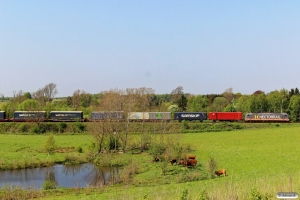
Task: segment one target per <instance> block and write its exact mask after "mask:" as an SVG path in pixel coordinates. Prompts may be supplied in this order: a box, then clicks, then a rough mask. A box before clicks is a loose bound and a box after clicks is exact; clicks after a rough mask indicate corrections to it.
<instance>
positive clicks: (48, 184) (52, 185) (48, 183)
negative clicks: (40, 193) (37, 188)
mask: <svg viewBox="0 0 300 200" xmlns="http://www.w3.org/2000/svg"><path fill="white" fill-rule="evenodd" d="M56 187H57V183H56V182H55V181H51V180H46V181H45V182H44V183H43V185H42V189H43V190H53V189H56Z"/></svg>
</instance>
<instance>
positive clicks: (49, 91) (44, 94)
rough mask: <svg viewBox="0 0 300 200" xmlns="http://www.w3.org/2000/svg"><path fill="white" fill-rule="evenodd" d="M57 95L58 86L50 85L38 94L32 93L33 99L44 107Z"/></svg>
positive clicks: (41, 89) (38, 91) (39, 90)
mask: <svg viewBox="0 0 300 200" xmlns="http://www.w3.org/2000/svg"><path fill="white" fill-rule="evenodd" d="M57 94H58V91H57V89H56V84H54V83H49V84H47V85H45V86H44V87H43V88H40V89H38V90H37V91H36V92H34V93H32V97H33V98H34V99H36V100H38V101H39V102H40V104H41V105H42V106H45V105H46V102H50V101H52V99H53V98H54V97H55V95H57Z"/></svg>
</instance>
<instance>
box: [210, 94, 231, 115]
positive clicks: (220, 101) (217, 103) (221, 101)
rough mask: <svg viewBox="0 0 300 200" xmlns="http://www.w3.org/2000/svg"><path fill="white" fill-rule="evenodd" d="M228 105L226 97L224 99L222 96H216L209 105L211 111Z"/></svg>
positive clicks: (219, 109) (222, 109) (220, 109)
mask: <svg viewBox="0 0 300 200" xmlns="http://www.w3.org/2000/svg"><path fill="white" fill-rule="evenodd" d="M227 105H228V101H227V99H225V98H224V97H216V98H215V99H214V101H213V104H212V106H211V108H212V111H219V112H221V111H224V109H225V108H226V106H227Z"/></svg>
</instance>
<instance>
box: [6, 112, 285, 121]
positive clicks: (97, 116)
mask: <svg viewBox="0 0 300 200" xmlns="http://www.w3.org/2000/svg"><path fill="white" fill-rule="evenodd" d="M105 120H114V121H125V120H128V121H149V122H150V121H171V120H177V121H179V122H181V121H183V120H185V121H200V122H203V121H204V120H211V121H213V122H217V121H219V122H222V121H229V122H234V121H236V122H239V121H245V122H289V121H290V119H289V115H288V114H287V113H247V114H246V115H245V117H243V113H242V112H209V113H208V114H207V113H206V112H175V113H174V114H172V113H171V112H128V113H127V117H126V115H125V114H124V112H123V111H105V112H104V111H97V112H92V115H91V119H84V118H83V112H82V111H51V112H50V116H49V118H47V117H46V112H45V111H15V112H14V117H13V118H6V114H5V111H0V121H2V122H6V121H13V122H25V121H53V122H56V121H57V122H61V121H63V122H67V121H69V122H74V121H81V122H85V121H105Z"/></svg>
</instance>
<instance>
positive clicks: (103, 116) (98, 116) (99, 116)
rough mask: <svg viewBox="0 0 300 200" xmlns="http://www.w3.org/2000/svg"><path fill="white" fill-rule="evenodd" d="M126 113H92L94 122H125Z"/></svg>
mask: <svg viewBox="0 0 300 200" xmlns="http://www.w3.org/2000/svg"><path fill="white" fill-rule="evenodd" d="M124 119H125V117H124V112H123V111H96V112H92V120H93V121H101V120H124Z"/></svg>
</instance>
